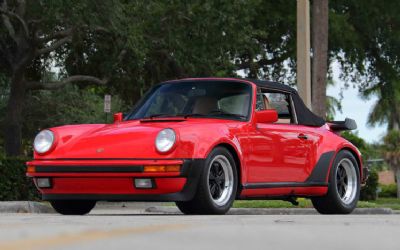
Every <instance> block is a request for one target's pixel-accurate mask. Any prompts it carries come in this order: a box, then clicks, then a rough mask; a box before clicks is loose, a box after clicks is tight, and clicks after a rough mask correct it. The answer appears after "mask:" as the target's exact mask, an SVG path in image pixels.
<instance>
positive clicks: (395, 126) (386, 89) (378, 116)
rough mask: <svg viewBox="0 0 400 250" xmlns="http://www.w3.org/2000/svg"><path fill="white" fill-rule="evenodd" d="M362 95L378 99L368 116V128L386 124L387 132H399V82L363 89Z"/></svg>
mask: <svg viewBox="0 0 400 250" xmlns="http://www.w3.org/2000/svg"><path fill="white" fill-rule="evenodd" d="M362 95H363V96H364V97H365V98H368V97H370V96H372V95H376V96H377V97H378V100H377V101H376V103H375V104H374V106H373V108H372V111H371V113H370V114H369V116H368V124H369V125H370V126H375V125H383V124H385V123H387V128H388V131H390V130H400V81H391V82H386V83H382V84H377V85H375V86H373V87H370V88H367V89H365V90H364V91H363V92H362Z"/></svg>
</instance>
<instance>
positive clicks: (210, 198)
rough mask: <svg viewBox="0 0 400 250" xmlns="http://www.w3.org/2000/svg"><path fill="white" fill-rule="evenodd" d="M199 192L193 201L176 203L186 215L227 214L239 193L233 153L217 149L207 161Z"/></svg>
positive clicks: (222, 148) (220, 148) (224, 149)
mask: <svg viewBox="0 0 400 250" xmlns="http://www.w3.org/2000/svg"><path fill="white" fill-rule="evenodd" d="M203 167H204V170H203V172H202V175H201V176H200V180H199V186H198V187H197V192H196V194H195V196H194V198H193V200H191V201H184V202H183V201H180V202H176V205H177V206H178V208H179V209H180V210H181V212H182V213H184V214H225V213H226V212H228V210H229V209H230V208H231V206H232V204H233V201H234V200H235V196H236V191H237V182H238V178H237V171H236V165H235V161H234V159H233V157H232V155H231V153H230V152H229V151H228V150H227V149H226V148H224V147H217V148H215V149H214V150H213V151H212V152H211V153H210V154H209V156H208V157H207V159H206V161H205V166H203Z"/></svg>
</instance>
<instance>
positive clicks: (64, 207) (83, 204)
mask: <svg viewBox="0 0 400 250" xmlns="http://www.w3.org/2000/svg"><path fill="white" fill-rule="evenodd" d="M50 204H51V206H52V207H53V208H54V210H56V212H57V213H60V214H63V215H85V214H88V213H89V212H90V211H91V210H92V209H93V208H94V206H95V205H96V201H80V200H57V201H50Z"/></svg>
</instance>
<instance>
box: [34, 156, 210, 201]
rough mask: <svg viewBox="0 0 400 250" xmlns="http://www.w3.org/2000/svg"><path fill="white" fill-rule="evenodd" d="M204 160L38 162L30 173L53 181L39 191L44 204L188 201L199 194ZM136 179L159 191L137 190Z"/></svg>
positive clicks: (36, 161) (35, 176) (35, 161)
mask: <svg viewBox="0 0 400 250" xmlns="http://www.w3.org/2000/svg"><path fill="white" fill-rule="evenodd" d="M203 163H204V159H176V160H99V159H96V160H34V161H31V162H28V163H27V166H28V168H29V166H34V168H35V171H34V172H28V173H27V176H29V177H32V178H33V180H34V182H35V184H36V178H39V177H46V178H50V179H51V183H52V186H51V188H38V189H39V191H40V192H41V194H42V199H43V200H48V201H51V200H96V201H188V200H191V199H192V198H193V197H194V194H195V193H196V190H197V186H198V181H199V178H200V176H201V173H202V170H203ZM175 164H179V165H181V166H182V167H181V171H180V172H154V173H153V172H152V173H147V172H143V168H144V166H145V165H175ZM135 178H151V179H152V180H153V181H154V183H155V187H154V188H151V189H141V188H135V186H134V179H135Z"/></svg>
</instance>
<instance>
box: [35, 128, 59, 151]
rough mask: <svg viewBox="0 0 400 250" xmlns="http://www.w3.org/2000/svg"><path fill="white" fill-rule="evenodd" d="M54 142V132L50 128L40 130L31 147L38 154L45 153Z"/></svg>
mask: <svg viewBox="0 0 400 250" xmlns="http://www.w3.org/2000/svg"><path fill="white" fill-rule="evenodd" d="M53 143H54V134H53V132H51V131H50V130H43V131H41V132H40V133H39V134H38V135H37V136H36V137H35V141H34V142H33V148H34V149H35V151H36V152H38V153H39V154H43V153H46V152H47V151H49V150H50V148H51V146H52V145H53Z"/></svg>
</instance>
